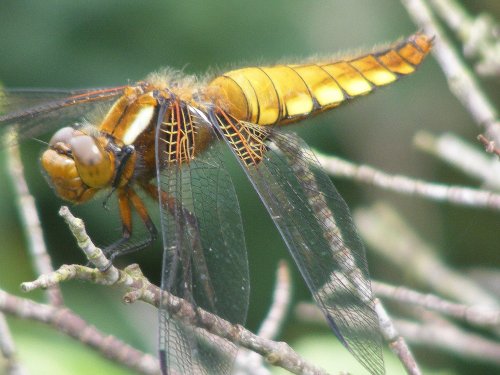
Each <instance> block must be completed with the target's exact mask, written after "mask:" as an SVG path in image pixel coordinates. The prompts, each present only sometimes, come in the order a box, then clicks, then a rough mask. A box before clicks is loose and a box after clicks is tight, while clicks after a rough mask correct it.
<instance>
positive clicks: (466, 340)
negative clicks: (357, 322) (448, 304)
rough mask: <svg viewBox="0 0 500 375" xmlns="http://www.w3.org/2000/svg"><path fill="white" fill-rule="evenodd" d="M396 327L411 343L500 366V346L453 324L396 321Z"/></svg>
mask: <svg viewBox="0 0 500 375" xmlns="http://www.w3.org/2000/svg"><path fill="white" fill-rule="evenodd" d="M395 324H396V327H397V328H398V330H399V332H400V333H401V335H403V336H404V337H405V338H406V339H407V340H408V341H409V342H411V343H412V344H415V345H421V346H424V347H432V348H439V349H441V350H444V351H447V352H451V353H455V354H457V355H459V356H460V357H462V358H473V359H479V360H481V361H487V362H491V363H494V364H497V365H498V364H500V344H499V343H498V342H494V341H492V340H489V339H486V338H484V337H482V336H480V335H478V334H474V333H469V332H464V330H462V329H460V328H458V327H457V326H455V325H453V324H444V323H443V321H441V320H439V321H437V322H435V323H432V322H427V323H423V324H422V323H415V322H410V321H407V320H396V321H395Z"/></svg>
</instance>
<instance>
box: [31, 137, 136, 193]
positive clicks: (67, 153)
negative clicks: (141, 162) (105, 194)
mask: <svg viewBox="0 0 500 375" xmlns="http://www.w3.org/2000/svg"><path fill="white" fill-rule="evenodd" d="M94 133H95V131H94ZM119 150H120V148H119V147H117V146H116V144H114V143H113V142H112V141H110V140H109V139H108V138H107V137H105V136H102V135H101V136H100V135H98V134H97V135H96V134H92V131H85V129H82V130H79V129H74V128H72V127H65V128H62V129H60V130H58V131H57V132H56V133H55V134H54V135H53V136H52V138H51V140H50V142H49V149H48V150H46V151H45V152H44V153H43V155H42V158H41V164H42V168H43V169H44V170H45V173H46V177H47V179H48V180H49V183H50V185H52V186H53V188H54V189H55V191H56V193H57V194H58V195H59V196H60V197H61V198H63V199H65V200H68V201H70V202H74V203H83V202H86V201H88V200H89V199H91V198H92V197H93V196H94V195H95V193H96V192H98V191H99V190H101V189H103V188H107V187H118V186H123V185H124V184H125V183H127V182H128V180H129V179H130V178H131V176H132V173H133V168H131V166H130V164H131V163H133V160H134V159H135V158H130V155H128V156H127V157H126V160H125V162H124V163H125V165H124V166H123V165H120V160H119ZM117 160H118V161H117ZM117 174H118V176H117Z"/></svg>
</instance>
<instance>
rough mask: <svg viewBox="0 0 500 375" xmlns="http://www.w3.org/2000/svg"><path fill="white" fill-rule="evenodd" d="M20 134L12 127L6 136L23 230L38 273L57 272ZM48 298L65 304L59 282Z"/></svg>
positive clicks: (51, 301)
mask: <svg viewBox="0 0 500 375" xmlns="http://www.w3.org/2000/svg"><path fill="white" fill-rule="evenodd" d="M16 136H17V135H16V133H15V132H14V130H11V131H10V132H8V133H7V134H6V136H5V144H6V147H7V167H8V171H9V174H10V179H11V181H12V183H13V185H14V189H15V192H16V197H17V209H18V211H19V214H20V217H21V220H22V222H23V229H24V232H25V236H26V238H27V240H28V249H29V251H30V253H31V255H32V256H31V259H32V260H33V264H34V268H35V271H36V273H37V275H42V274H48V273H50V272H53V271H54V269H53V267H52V263H51V258H50V255H49V254H48V252H47V248H46V246H45V241H44V238H43V232H42V227H41V224H40V219H39V217H38V212H37V210H36V206H35V200H34V198H33V196H32V195H31V193H30V191H29V188H28V184H27V183H26V179H25V178H24V171H23V164H22V162H21V155H20V152H19V146H18V144H17V143H16V142H15V141H14V138H15V137H16ZM47 300H48V301H49V303H51V304H52V305H54V306H60V305H62V303H63V297H62V293H61V289H60V288H59V286H58V285H54V286H53V287H51V288H49V289H47Z"/></svg>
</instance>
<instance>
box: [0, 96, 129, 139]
mask: <svg viewBox="0 0 500 375" xmlns="http://www.w3.org/2000/svg"><path fill="white" fill-rule="evenodd" d="M123 89H124V87H117V88H110V89H89V90H72V91H65V90H58V89H44V90H37V89H17V90H10V89H9V90H7V89H2V88H0V126H5V125H14V126H15V128H16V130H17V133H18V134H19V138H20V139H28V138H32V137H36V136H38V135H41V134H46V133H47V132H51V131H53V130H54V129H58V128H61V127H64V126H73V125H74V124H75V123H77V122H81V121H82V119H83V117H84V116H86V115H88V114H89V113H92V111H93V110H94V108H95V107H96V106H98V105H99V104H98V103H100V104H101V105H104V104H105V103H109V105H111V104H112V101H113V100H114V99H116V97H117V96H118V95H120V94H122V93H123Z"/></svg>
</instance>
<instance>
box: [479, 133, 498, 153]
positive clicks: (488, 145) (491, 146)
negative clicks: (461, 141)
mask: <svg viewBox="0 0 500 375" xmlns="http://www.w3.org/2000/svg"><path fill="white" fill-rule="evenodd" d="M477 139H478V140H479V142H481V143H482V144H483V146H484V149H485V151H486V152H488V153H490V154H495V155H496V156H498V157H500V148H498V147H497V146H496V144H495V142H493V141H490V140H489V139H488V138H486V137H485V136H484V135H482V134H479V135H478V136H477Z"/></svg>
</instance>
